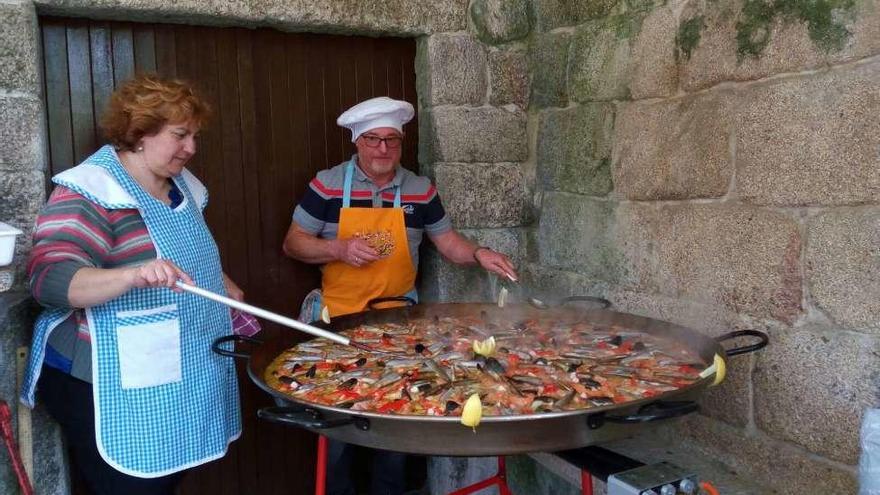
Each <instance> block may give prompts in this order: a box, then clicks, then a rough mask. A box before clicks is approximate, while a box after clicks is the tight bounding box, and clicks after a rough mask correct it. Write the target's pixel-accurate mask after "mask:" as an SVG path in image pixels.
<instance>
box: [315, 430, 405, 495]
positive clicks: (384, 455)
mask: <svg viewBox="0 0 880 495" xmlns="http://www.w3.org/2000/svg"><path fill="white" fill-rule="evenodd" d="M354 449H355V446H354V445H351V444H348V443H344V442H339V441H336V440H331V439H329V438H328V439H327V495H355V487H354V483H353V482H352V479H351V478H352V474H351V464H352V460H353V459H354ZM369 453H370V455H371V456H372V465H371V469H370V495H401V494H402V493H403V491H404V488H405V485H406V472H405V468H406V454H401V453H399V452H390V451H387V450H370V451H369Z"/></svg>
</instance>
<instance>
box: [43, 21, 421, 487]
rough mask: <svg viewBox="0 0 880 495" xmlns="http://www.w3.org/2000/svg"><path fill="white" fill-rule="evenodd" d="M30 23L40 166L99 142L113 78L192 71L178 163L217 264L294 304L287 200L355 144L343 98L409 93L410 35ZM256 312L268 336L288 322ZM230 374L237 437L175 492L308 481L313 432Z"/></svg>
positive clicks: (309, 274) (315, 279)
mask: <svg viewBox="0 0 880 495" xmlns="http://www.w3.org/2000/svg"><path fill="white" fill-rule="evenodd" d="M40 23H41V30H42V40H43V57H44V66H43V69H44V76H45V77H44V80H45V85H46V87H45V97H46V107H47V116H46V117H47V123H48V136H49V151H50V168H51V172H52V174H56V173H58V172H61V171H63V170H65V169H67V168H69V167H71V166H74V165H76V164H77V163H79V162H80V161H81V160H82V159H84V158H85V157H87V156H88V155H90V154H91V153H92V152H94V151H95V150H96V149H97V148H98V147H99V146H100V145H101V144H103V141H102V140H101V139H100V137H99V132H98V131H97V122H98V120H99V116H100V114H101V111H102V109H103V108H104V107H105V104H106V102H107V99H108V97H109V95H110V93H111V92H112V91H113V88H114V87H115V86H116V85H118V84H119V83H120V82H122V81H124V80H126V79H127V78H129V77H131V76H132V75H133V74H134V73H136V72H157V73H159V74H160V75H164V76H174V77H179V78H184V79H186V80H189V81H191V82H192V83H194V84H195V85H196V86H197V87H198V88H199V89H201V90H202V92H203V94H204V95H205V96H206V97H207V99H208V100H209V101H210V102H211V103H212V105H213V107H214V110H215V117H214V119H213V121H212V122H211V123H210V124H209V125H208V126H207V127H206V128H205V129H203V130H202V137H201V140H200V142H199V149H198V154H197V155H196V156H195V158H194V159H193V161H192V162H191V164H190V165H189V168H190V169H191V170H193V172H194V173H195V174H196V175H197V176H198V177H199V178H201V180H202V181H203V182H204V183H205V185H206V186H207V187H208V189H209V192H210V202H209V205H208V208H207V210H206V216H207V220H208V224H209V225H210V227H211V230H212V232H213V233H214V237H215V238H216V240H217V243H218V245H219V246H220V251H221V254H222V257H223V265H224V267H225V270H226V272H227V273H228V274H229V275H230V276H231V277H232V278H233V279H234V280H235V281H236V282H238V284H239V285H240V286H241V287H242V288H243V289H244V291H245V293H246V298H247V300H248V301H249V302H251V303H253V304H255V305H258V306H262V307H266V308H268V309H270V310H273V311H277V312H280V313H283V314H287V315H296V314H298V308H299V304H300V302H301V301H302V299H303V297H304V296H305V294H306V293H307V292H308V291H309V290H311V289H312V288H314V287H316V286H318V284H319V274H318V271H317V269H316V268H315V267H314V266H308V265H305V264H302V263H299V262H296V261H293V260H290V259H288V258H285V257H284V256H283V254H282V252H281V243H282V240H283V238H284V234H285V232H286V230H287V227H288V225H289V223H290V218H291V215H292V213H293V208H294V206H295V205H296V203H297V202H298V201H299V198H300V197H301V196H302V194H303V192H304V191H305V188H306V186H307V185H308V182H309V180H311V178H312V177H313V176H314V175H315V173H316V172H317V171H318V170H321V169H324V168H328V167H330V166H333V165H336V164H338V163H340V162H342V161H343V160H345V159H347V158H348V157H349V156H350V155H351V154H352V153H353V152H354V147H353V145H352V144H351V142H350V138H349V134H348V132H347V131H346V132H343V131H344V130H343V129H341V128H340V127H338V126H337V125H336V117H337V116H338V115H339V114H340V113H341V112H342V111H343V110H345V109H346V108H348V107H350V106H351V105H354V104H355V103H357V102H359V101H361V100H364V99H367V98H370V97H374V96H382V95H387V96H391V97H393V98H398V99H405V100H408V101H410V102H411V103H413V105H416V93H415V69H414V61H415V42H414V41H413V40H411V39H377V38H365V37H342V36H325V35H316V34H287V33H281V32H277V31H273V30H268V29H258V30H251V29H238V28H206V27H193V26H182V25H155V24H135V23H121V22H99V21H89V20H81V19H76V20H75V19H67V18H50V17H44V18H42V19H41V21H40ZM417 131H418V123H417V122H415V121H414V122H412V123H410V124H409V125H408V126H407V141H406V144H405V148H404V150H403V163H404V164H407V165H409V166H412V167H414V166H415V164H416V142H417ZM263 325H264V328H265V330H264V335H265V337H267V338H271V337H272V336H273V335H277V333H278V332H289V331H290V330H286V329H283V328H279V327H277V326H276V325H274V324H269V323H267V322H263ZM239 381H240V383H241V385H242V387H241V390H242V411H243V419H244V432H243V434H242V437H241V439H239V440H238V441H237V442H235V443H233V444H232V447H231V449H230V451H229V454H228V455H227V456H226V457H225V458H223V459H222V460H221V461H218V462H214V463H210V464H207V465H205V466H202V467H199V468H197V469H195V470H194V471H193V472H192V473H191V474H190V475H189V476H187V478H186V479H185V481H184V484H183V486H182V489H181V493H182V494H185V495H190V494H212V495H213V494H244V493H247V494H279V495H280V494H284V495H290V494H305V493H311V492H312V491H313V490H314V488H313V487H314V475H313V471H314V462H315V437H314V435H311V434H309V433H306V432H304V431H303V430H299V429H296V428H288V427H282V426H277V425H272V424H268V423H266V422H263V421H258V420H257V418H256V411H257V409H258V408H260V407H262V406H267V405H270V400H269V399H268V396H267V395H266V394H265V393H264V392H262V391H261V390H259V389H258V388H256V386H254V385H253V384H252V383H251V381H250V379H249V378H248V376H247V374H246V373H245V372H244V368H243V365H241V364H239ZM79 493H84V492H82V491H80V492H79Z"/></svg>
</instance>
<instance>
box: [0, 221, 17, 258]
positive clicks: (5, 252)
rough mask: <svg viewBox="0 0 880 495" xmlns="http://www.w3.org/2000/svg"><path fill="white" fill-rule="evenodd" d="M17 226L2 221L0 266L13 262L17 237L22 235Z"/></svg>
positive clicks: (0, 225) (0, 223) (0, 230)
mask: <svg viewBox="0 0 880 495" xmlns="http://www.w3.org/2000/svg"><path fill="white" fill-rule="evenodd" d="M21 233H22V232H21V231H20V230H18V229H17V228H15V227H13V226H11V225H8V224H5V223H3V222H0V266H6V265H8V264H10V263H12V255H13V254H15V237H16V236H19V235H21Z"/></svg>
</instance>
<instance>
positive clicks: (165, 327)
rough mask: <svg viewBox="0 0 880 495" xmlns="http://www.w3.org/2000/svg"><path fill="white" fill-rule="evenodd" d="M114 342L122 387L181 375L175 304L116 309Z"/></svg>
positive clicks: (159, 382) (149, 384) (152, 384)
mask: <svg viewBox="0 0 880 495" xmlns="http://www.w3.org/2000/svg"><path fill="white" fill-rule="evenodd" d="M116 342H117V346H118V350H119V375H120V379H121V381H122V388H123V389H132V388H144V387H155V386H158V385H164V384H166V383H174V382H179V381H180V380H181V379H182V377H183V373H182V369H181V359H180V317H179V314H178V312H177V305H176V304H169V305H167V306H162V307H158V308H152V309H147V310H141V311H119V312H117V313H116Z"/></svg>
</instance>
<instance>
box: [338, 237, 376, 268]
mask: <svg viewBox="0 0 880 495" xmlns="http://www.w3.org/2000/svg"><path fill="white" fill-rule="evenodd" d="M379 258H380V256H379V253H377V252H376V250H375V249H373V248H372V247H370V245H369V244H367V241H365V240H363V239H358V238H353V239H340V240H337V241H336V259H338V260H339V261H342V262H344V263H347V264H349V265H351V266H358V267H360V266H364V265H366V264H369V263H372V262H374V261H376V260H378V259H379Z"/></svg>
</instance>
